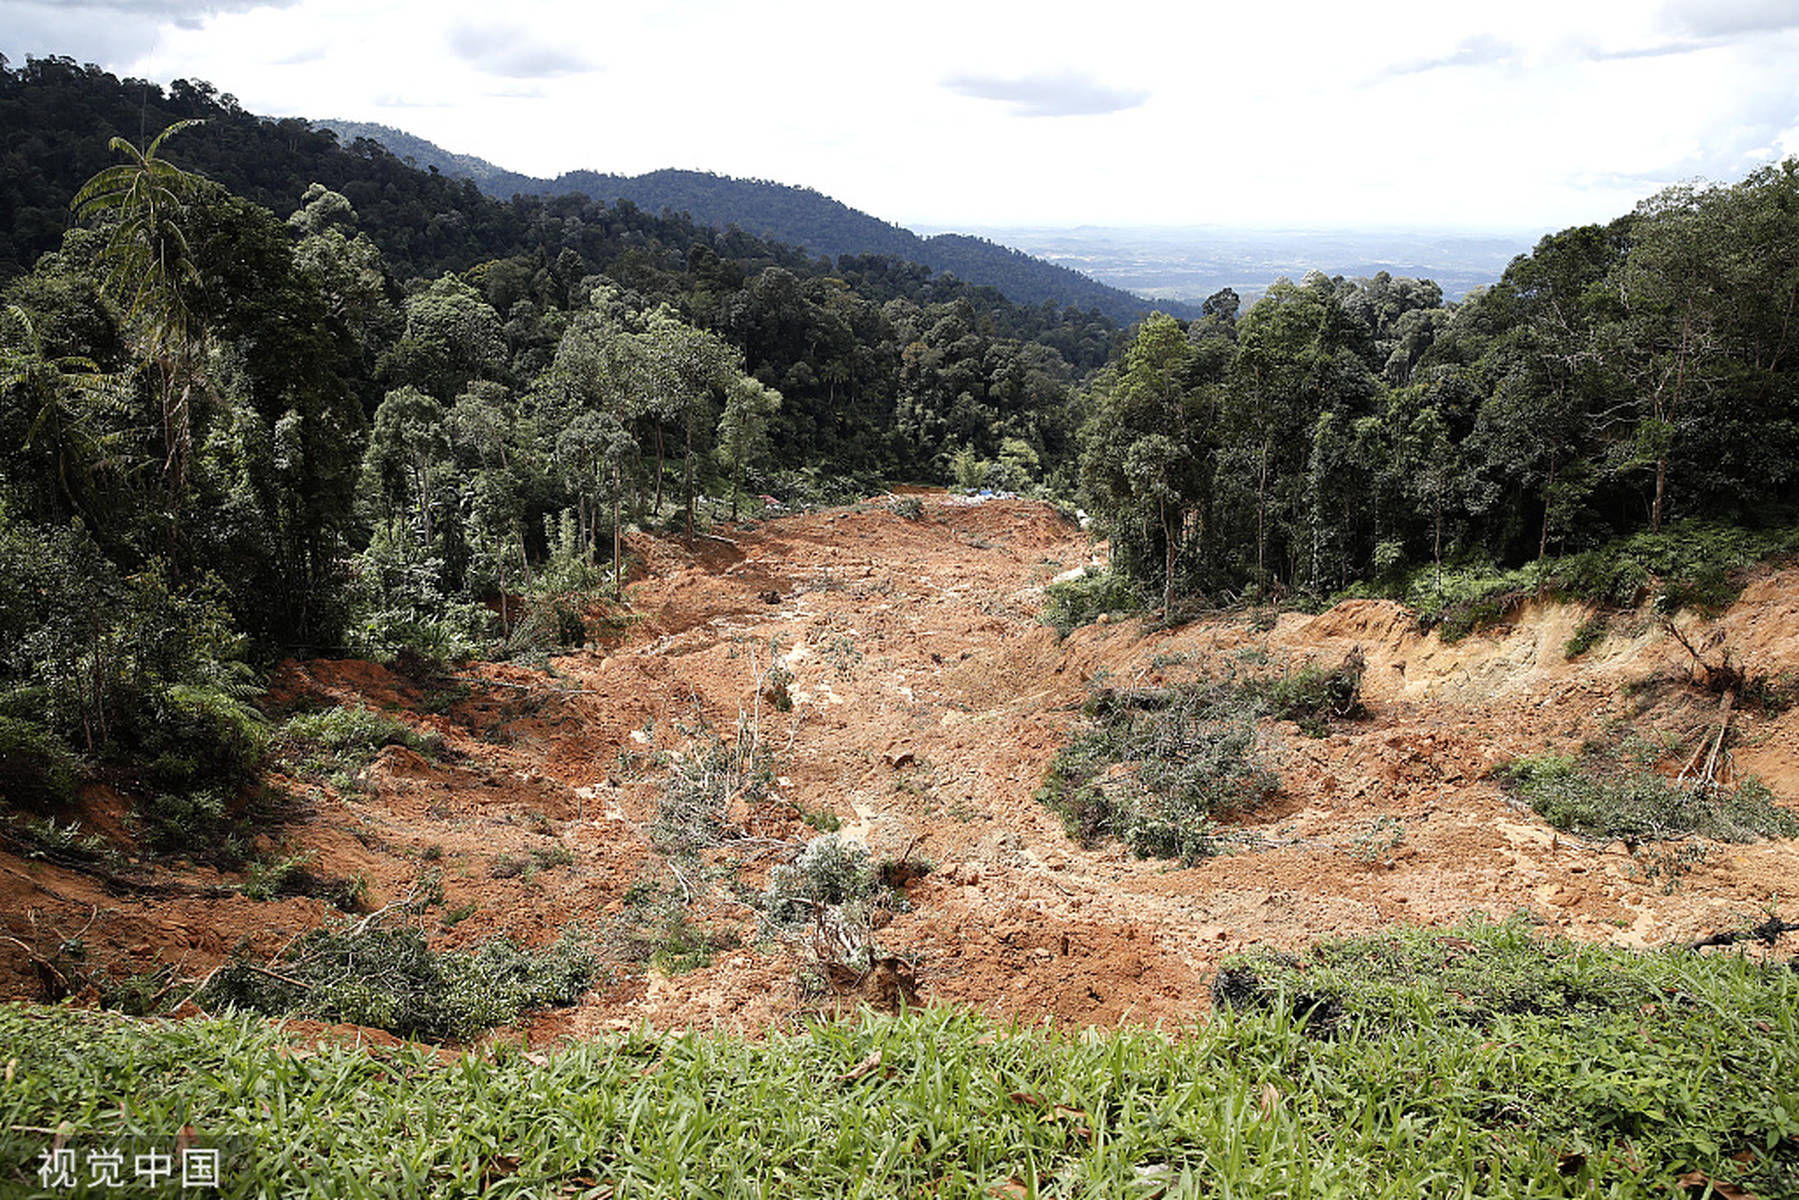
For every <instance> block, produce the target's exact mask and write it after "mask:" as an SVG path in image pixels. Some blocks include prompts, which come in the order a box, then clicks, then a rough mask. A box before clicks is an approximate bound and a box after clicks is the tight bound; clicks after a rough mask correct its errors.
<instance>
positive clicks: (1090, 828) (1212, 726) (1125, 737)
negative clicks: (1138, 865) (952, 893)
mask: <svg viewBox="0 0 1799 1200" xmlns="http://www.w3.org/2000/svg"><path fill="white" fill-rule="evenodd" d="M1363 670H1364V663H1363V661H1362V656H1361V653H1360V651H1356V652H1353V653H1351V654H1350V655H1349V656H1348V657H1347V658H1345V659H1344V661H1343V662H1342V664H1341V665H1339V666H1337V667H1335V668H1333V669H1331V670H1324V669H1321V668H1318V667H1313V666H1308V667H1306V668H1304V669H1303V670H1301V671H1299V672H1298V673H1297V674H1294V675H1291V676H1285V677H1275V678H1266V679H1263V678H1250V679H1231V680H1228V681H1207V682H1201V683H1188V684H1180V685H1176V686H1172V687H1166V688H1125V689H1113V688H1107V687H1103V686H1102V687H1098V688H1095V689H1094V690H1093V691H1092V692H1091V693H1089V695H1088V698H1087V703H1086V705H1085V706H1084V708H1083V712H1084V713H1085V715H1086V717H1087V718H1088V721H1089V724H1088V726H1087V727H1086V728H1085V729H1084V730H1082V731H1081V732H1080V733H1078V734H1077V735H1076V736H1075V738H1074V739H1073V740H1072V741H1071V742H1070V743H1069V744H1068V745H1067V746H1066V747H1064V748H1063V749H1062V750H1061V751H1060V752H1059V753H1057V755H1056V757H1055V758H1054V759H1053V760H1052V761H1051V763H1050V767H1049V772H1048V775H1047V777H1046V778H1045V780H1044V784H1043V787H1042V788H1040V789H1039V790H1038V792H1037V799H1038V800H1039V801H1040V802H1042V803H1043V804H1045V805H1047V806H1048V807H1049V808H1051V809H1054V810H1055V811H1056V812H1058V813H1060V814H1061V816H1062V822H1063V824H1064V826H1066V828H1067V829H1068V833H1069V836H1070V837H1073V838H1076V839H1077V840H1079V841H1081V842H1082V843H1085V844H1091V843H1092V842H1093V841H1095V840H1096V839H1098V838H1100V837H1102V836H1111V837H1116V838H1118V839H1119V840H1120V841H1122V842H1124V844H1125V845H1127V846H1129V847H1130V848H1131V849H1132V850H1134V851H1136V852H1137V853H1138V854H1140V855H1143V856H1145V857H1149V856H1156V857H1163V858H1177V859H1180V860H1181V861H1183V862H1194V861H1197V860H1199V859H1201V858H1205V857H1207V856H1209V855H1211V854H1214V853H1216V852H1217V848H1218V847H1217V818H1219V817H1220V816H1223V815H1225V814H1228V813H1234V812H1246V811H1249V810H1251V809H1254V808H1256V807H1257V806H1258V805H1260V804H1261V803H1262V802H1263V801H1265V800H1266V799H1267V798H1268V797H1269V796H1271V795H1273V794H1274V792H1275V791H1276V789H1277V788H1279V786H1280V778H1279V776H1278V775H1276V774H1275V772H1274V771H1273V769H1272V768H1270V767H1269V766H1268V764H1267V761H1266V756H1265V755H1264V753H1263V751H1262V747H1261V740H1260V737H1259V735H1258V734H1257V730H1256V723H1257V722H1258V721H1259V720H1261V719H1262V718H1263V717H1274V718H1277V719H1280V720H1289V721H1294V722H1297V723H1298V724H1299V726H1300V728H1301V729H1302V730H1304V731H1306V732H1307V733H1309V734H1311V735H1312V736H1315V737H1322V736H1324V734H1325V733H1327V732H1328V722H1329V721H1331V720H1332V719H1339V718H1352V717H1356V716H1360V715H1361V714H1362V713H1363V711H1364V710H1363V708H1362V702H1361V684H1362V672H1363Z"/></svg>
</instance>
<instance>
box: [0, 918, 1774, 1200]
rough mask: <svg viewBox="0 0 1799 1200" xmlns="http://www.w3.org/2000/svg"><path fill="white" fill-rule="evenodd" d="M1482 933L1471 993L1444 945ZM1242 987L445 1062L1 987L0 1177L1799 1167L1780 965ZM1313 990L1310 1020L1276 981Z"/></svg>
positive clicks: (1587, 955)
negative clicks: (190, 1149) (48, 1166)
mask: <svg viewBox="0 0 1799 1200" xmlns="http://www.w3.org/2000/svg"><path fill="white" fill-rule="evenodd" d="M1464 943H1465V945H1464ZM1489 961H1490V962H1491V963H1492V964H1493V965H1494V967H1495V973H1496V978H1497V980H1498V982H1497V983H1496V984H1495V987H1494V988H1493V989H1489V991H1488V992H1481V991H1480V990H1479V989H1480V987H1481V980H1482V975H1481V973H1480V972H1479V971H1478V970H1473V969H1461V967H1460V966H1459V964H1468V963H1472V964H1477V965H1478V964H1481V963H1485V962H1489ZM1458 971H1459V973H1457V972H1458ZM1351 978H1353V980H1356V981H1359V982H1358V983H1356V984H1355V985H1354V986H1351V984H1349V983H1345V982H1343V981H1344V980H1345V979H1351ZM1258 982H1259V984H1260V985H1262V987H1263V988H1264V990H1263V991H1262V992H1259V993H1258V995H1261V996H1262V997H1264V998H1265V999H1266V1000H1267V1002H1266V1003H1263V1004H1260V1005H1259V1006H1256V1005H1251V1006H1246V1007H1243V1008H1239V1009H1228V1008H1226V1009H1220V1010H1219V1011H1218V1012H1217V1013H1216V1014H1215V1015H1214V1017H1213V1018H1212V1019H1211V1020H1209V1021H1207V1022H1205V1023H1202V1024H1196V1025H1193V1026H1190V1027H1187V1028H1184V1029H1182V1030H1181V1031H1179V1034H1178V1036H1170V1035H1166V1034H1163V1033H1157V1032H1152V1031H1146V1030H1141V1029H1125V1030H1119V1031H1115V1032H1101V1031H1076V1030H1069V1029H1053V1028H1016V1027H1012V1028H1007V1027H996V1026H994V1025H992V1024H990V1023H989V1022H987V1021H985V1020H983V1019H981V1018H979V1017H976V1016H973V1015H971V1014H969V1013H967V1012H965V1011H962V1010H957V1009H950V1008H934V1009H929V1010H923V1011H915V1012H912V1013H908V1014H903V1015H901V1016H899V1017H878V1016H864V1017H862V1018H859V1019H855V1020H848V1021H843V1022H838V1023H823V1024H815V1025H809V1026H804V1027H801V1028H799V1029H797V1030H794V1031H775V1032H772V1033H770V1034H769V1035H768V1036H767V1037H766V1038H764V1039H760V1040H747V1039H739V1038H735V1037H728V1036H722V1035H707V1034H699V1033H693V1032H688V1033H685V1034H656V1033H651V1032H647V1031H639V1032H635V1033H627V1034H621V1035H618V1036H615V1037H611V1038H608V1039H606V1040H603V1041H594V1042H585V1043H579V1044H575V1045H571V1046H567V1047H563V1048H557V1049H553V1050H550V1051H548V1052H547V1053H529V1054H527V1053H525V1052H522V1051H521V1050H520V1049H518V1048H516V1047H513V1046H510V1045H506V1044H501V1045H496V1046H494V1047H492V1048H490V1049H488V1050H485V1051H481V1052H474V1053H470V1054H466V1055H464V1056H462V1057H460V1058H456V1059H454V1060H451V1061H447V1062H446V1061H440V1059H439V1058H438V1057H437V1056H436V1055H435V1054H433V1053H431V1052H429V1051H426V1050H423V1049H415V1048H410V1047H409V1048H402V1049H399V1050H395V1051H391V1052H382V1053H380V1054H369V1053H366V1052H359V1051H357V1050H354V1049H349V1048H344V1047H340V1046H334V1045H327V1046H322V1047H319V1048H318V1049H316V1050H313V1049H311V1048H308V1049H307V1050H306V1051H304V1052H302V1053H286V1052H285V1049H284V1048H285V1047H287V1046H288V1045H290V1036H289V1035H286V1034H284V1033H283V1032H282V1031H281V1030H280V1029H279V1028H277V1027H272V1026H269V1025H266V1024H263V1023H260V1022H256V1021H251V1020H247V1019H222V1020H195V1021H186V1022H178V1023H163V1022H141V1021H133V1020H126V1019H122V1018H117V1017H114V1016H110V1015H107V1014H101V1013H93V1012H84V1011H78V1010H71V1009H42V1008H35V1009H33V1008H22V1007H18V1006H7V1007H0V1045H4V1046H5V1047H6V1050H5V1052H4V1053H5V1054H6V1055H7V1056H8V1057H9V1058H10V1059H11V1060H12V1072H13V1080H14V1082H13V1084H12V1085H11V1086H10V1087H8V1088H7V1089H5V1091H4V1092H0V1189H10V1190H9V1191H8V1194H17V1195H22V1196H30V1195H35V1194H44V1195H50V1194H67V1193H37V1192H35V1191H34V1190H33V1189H34V1187H35V1169H36V1164H37V1162H38V1161H39V1156H40V1154H41V1152H42V1151H43V1150H44V1149H45V1147H46V1146H47V1145H48V1144H49V1140H50V1139H49V1137H48V1136H47V1135H45V1134H42V1133H38V1132H34V1131H35V1130H40V1129H54V1128H58V1127H61V1126H63V1125H64V1123H65V1122H66V1123H67V1126H68V1132H69V1137H70V1144H71V1145H76V1146H93V1145H100V1144H103V1143H105V1142H107V1141H118V1140H123V1139H124V1138H127V1137H134V1136H135V1137H138V1138H142V1139H148V1140H157V1141H160V1142H162V1143H163V1144H165V1145H167V1144H172V1142H173V1140H174V1137H175V1135H176V1134H177V1133H178V1132H179V1131H180V1130H181V1129H182V1128H183V1127H184V1126H188V1125H191V1126H192V1127H193V1128H194V1130H195V1131H196V1133H197V1134H198V1135H199V1136H200V1137H201V1138H202V1139H203V1141H205V1140H211V1141H214V1142H217V1141H227V1142H228V1143H231V1144H233V1145H235V1147H236V1148H237V1149H236V1152H235V1153H232V1154H229V1155H228V1156H227V1161H226V1170H225V1172H224V1175H225V1186H224V1188H223V1189H222V1194H223V1195H225V1196H258V1195H282V1196H333V1197H390V1196H399V1195H405V1196H434V1197H435V1196H444V1197H451V1196H468V1195H474V1194H484V1195H489V1196H495V1197H522V1196H559V1195H569V1196H586V1197H600V1196H609V1197H615V1198H617V1200H625V1198H627V1197H651V1196H656V1197H661V1196H669V1197H674V1196H721V1197H724V1196H729V1197H738V1196H741V1197H758V1196H781V1197H796V1198H803V1197H814V1196H816V1197H843V1196H857V1197H890V1196H905V1197H911V1196H931V1197H943V1198H951V1197H956V1198H960V1197H968V1198H974V1197H987V1196H992V1195H1002V1196H1003V1195H1026V1196H1068V1197H1076V1196H1078V1197H1089V1196H1091V1197H1146V1198H1147V1197H1151V1196H1168V1197H1199V1196H1208V1197H1220V1196H1234V1197H1245V1198H1248V1197H1265V1196H1287V1197H1330V1196H1338V1197H1357V1198H1360V1197H1393V1198H1398V1197H1405V1198H1406V1200H1411V1198H1413V1197H1419V1196H1432V1197H1467V1198H1472V1197H1483V1198H1487V1197H1490V1198H1494V1200H1510V1198H1513V1197H1520V1198H1521V1197H1557V1196H1589V1195H1599V1196H1605V1197H1612V1198H1615V1200H1628V1198H1632V1197H1657V1198H1665V1197H1681V1196H1684V1195H1686V1193H1684V1192H1683V1191H1681V1190H1680V1189H1679V1188H1678V1187H1677V1185H1676V1183H1675V1181H1676V1180H1677V1179H1678V1178H1680V1177H1681V1176H1682V1175H1685V1174H1687V1173H1688V1172H1693V1171H1698V1172H1702V1173H1703V1174H1705V1175H1706V1176H1709V1177H1711V1178H1713V1179H1717V1180H1720V1181H1726V1182H1729V1183H1731V1184H1733V1185H1736V1186H1740V1187H1742V1188H1745V1189H1747V1190H1748V1191H1750V1192H1752V1193H1753V1194H1755V1195H1758V1196H1761V1197H1763V1200H1771V1198H1773V1197H1780V1196H1793V1195H1795V1194H1799V975H1796V974H1795V973H1794V972H1792V971H1789V970H1787V969H1785V967H1784V966H1772V965H1770V966H1757V965H1755V964H1752V963H1749V962H1747V961H1745V960H1743V959H1741V958H1738V957H1735V956H1723V957H1717V958H1702V957H1699V956H1697V955H1680V954H1664V955H1654V956H1646V957H1637V956H1633V955H1630V954H1628V953H1625V952H1622V951H1616V950H1601V949H1581V948H1576V947H1573V946H1571V945H1569V944H1567V943H1562V942H1550V943H1539V942H1536V941H1535V940H1534V939H1532V938H1531V937H1529V936H1528V935H1527V933H1526V932H1525V931H1524V930H1522V929H1521V928H1520V927H1518V926H1512V925H1508V926H1498V927H1491V926H1471V927H1464V928H1463V929H1461V930H1458V931H1456V934H1454V935H1451V936H1450V937H1447V938H1446V937H1444V936H1442V935H1425V934H1416V933H1407V934H1396V935H1393V936H1392V937H1389V938H1384V939H1373V940H1371V941H1369V942H1366V943H1349V944H1344V945H1339V946H1338V947H1337V948H1334V949H1330V950H1323V951H1321V952H1320V958H1319V959H1318V961H1317V962H1316V963H1313V964H1307V965H1306V966H1305V967H1303V968H1301V967H1299V966H1293V967H1291V968H1289V969H1288V971H1287V973H1286V974H1285V975H1275V974H1272V973H1271V974H1270V975H1269V977H1267V978H1260V977H1258ZM1325 987H1332V988H1334V989H1335V991H1334V993H1333V994H1334V995H1335V996H1336V997H1337V1003H1338V1008H1339V1013H1338V1016H1337V1018H1336V1020H1335V1021H1334V1023H1333V1024H1332V1025H1331V1027H1330V1028H1329V1029H1328V1030H1324V1029H1322V1028H1320V1027H1319V1026H1318V1024H1317V1023H1316V1021H1311V1020H1308V1018H1307V1016H1305V1015H1296V1014H1295V1004H1294V996H1295V994H1296V991H1297V990H1299V989H1302V988H1304V989H1310V990H1311V991H1312V992H1317V991H1320V990H1321V989H1323V988H1325ZM1469 989H1474V990H1473V991H1470V990H1469ZM1520 989H1526V990H1528V989H1534V994H1536V995H1538V996H1543V997H1549V998H1550V999H1551V1001H1552V1002H1550V1003H1547V1004H1533V1003H1521V1002H1518V996H1519V994H1520ZM1489 993H1490V994H1489ZM1465 997H1467V998H1465ZM1306 1011H1307V1012H1309V1011H1310V1010H1306ZM233 1139H235V1141H233ZM1694 1194H1695V1195H1697V1193H1694Z"/></svg>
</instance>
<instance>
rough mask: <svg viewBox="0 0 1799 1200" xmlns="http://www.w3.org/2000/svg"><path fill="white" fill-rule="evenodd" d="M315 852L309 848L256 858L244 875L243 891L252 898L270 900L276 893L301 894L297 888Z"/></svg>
mask: <svg viewBox="0 0 1799 1200" xmlns="http://www.w3.org/2000/svg"><path fill="white" fill-rule="evenodd" d="M316 857H317V855H316V854H315V853H314V852H313V851H311V850H297V851H295V852H294V853H292V854H290V855H288V856H287V857H286V858H277V859H273V860H270V859H260V858H259V859H257V860H256V861H255V862H253V863H251V864H250V869H249V871H247V872H246V873H245V875H244V882H243V887H242V891H243V893H244V895H246V896H248V897H249V898H250V899H252V900H273V899H274V898H275V897H276V896H281V895H296V894H303V893H301V892H300V891H299V889H300V888H302V887H304V886H305V883H306V881H307V880H308V879H309V877H310V872H309V870H308V868H309V867H310V866H311V865H312V860H313V859H314V858H316Z"/></svg>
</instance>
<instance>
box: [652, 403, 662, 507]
mask: <svg viewBox="0 0 1799 1200" xmlns="http://www.w3.org/2000/svg"><path fill="white" fill-rule="evenodd" d="M661 515H662V422H661V421H657V422H656V503H655V505H654V506H653V507H652V508H651V510H650V519H651V520H655V519H656V518H657V517H660V516H661Z"/></svg>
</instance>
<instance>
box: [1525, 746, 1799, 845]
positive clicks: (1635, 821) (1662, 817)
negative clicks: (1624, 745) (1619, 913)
mask: <svg viewBox="0 0 1799 1200" xmlns="http://www.w3.org/2000/svg"><path fill="white" fill-rule="evenodd" d="M1499 775H1500V777H1501V778H1502V779H1504V780H1505V781H1506V782H1507V784H1508V785H1509V786H1510V787H1511V788H1512V789H1513V790H1514V791H1515V792H1516V793H1517V795H1518V796H1519V798H1520V799H1522V800H1523V801H1524V802H1525V803H1527V804H1529V805H1530V806H1531V808H1532V809H1534V810H1535V811H1536V812H1537V813H1538V815H1540V816H1541V817H1543V819H1544V820H1546V821H1548V822H1549V823H1550V824H1551V825H1554V826H1556V827H1557V828H1558V829H1566V830H1568V831H1569V832H1571V833H1576V834H1579V835H1580V836H1582V837H1593V838H1606V839H1611V838H1627V839H1631V840H1639V841H1666V840H1668V839H1671V838H1681V837H1704V838H1714V839H1716V840H1719V841H1726V842H1750V841H1755V840H1756V839H1758V838H1767V837H1784V838H1790V837H1799V819H1795V818H1794V816H1793V814H1792V813H1790V812H1788V811H1787V810H1785V809H1783V808H1781V807H1780V806H1779V805H1777V804H1775V803H1774V796H1773V793H1771V792H1770V791H1769V790H1768V787H1767V785H1766V784H1764V783H1762V781H1761V780H1759V779H1757V778H1755V777H1754V776H1750V777H1748V778H1746V779H1743V780H1741V781H1739V782H1737V783H1736V784H1733V785H1723V784H1684V785H1683V784H1680V783H1676V782H1675V781H1674V780H1672V779H1669V778H1668V777H1667V776H1665V775H1662V774H1661V773H1659V772H1657V771H1656V770H1654V769H1653V768H1652V767H1649V766H1646V765H1642V764H1637V763H1632V762H1630V761H1629V760H1628V758H1626V757H1624V756H1620V755H1616V754H1606V753H1583V754H1581V755H1579V756H1578V757H1576V756H1573V755H1561V754H1541V755H1536V756H1533V757H1530V758H1521V759H1517V760H1516V761H1514V762H1511V763H1508V764H1506V765H1505V766H1504V767H1501V768H1500V770H1499Z"/></svg>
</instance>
